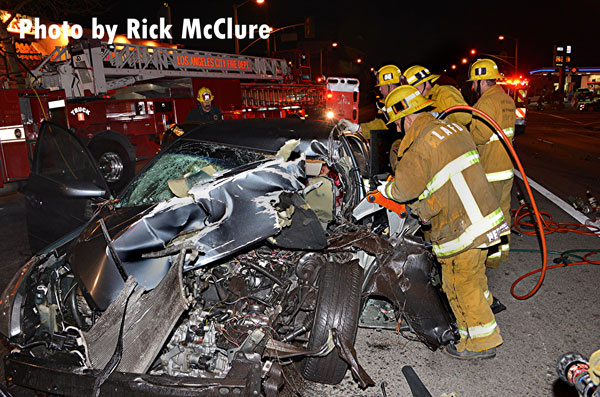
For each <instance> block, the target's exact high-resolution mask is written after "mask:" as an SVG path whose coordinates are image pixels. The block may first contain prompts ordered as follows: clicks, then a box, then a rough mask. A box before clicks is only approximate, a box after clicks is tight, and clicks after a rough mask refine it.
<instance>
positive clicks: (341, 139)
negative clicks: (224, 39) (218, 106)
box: [0, 119, 457, 396]
mask: <svg viewBox="0 0 600 397" xmlns="http://www.w3.org/2000/svg"><path fill="white" fill-rule="evenodd" d="M177 128H178V129H179V130H180V131H177V134H176V135H180V136H179V138H178V139H175V140H174V141H173V142H172V143H170V144H168V145H166V146H165V147H164V148H163V149H162V150H161V151H160V153H159V154H158V155H157V156H155V157H154V158H153V159H152V160H151V161H150V162H149V163H148V164H147V165H146V166H145V167H144V168H143V169H142V171H141V172H140V173H139V174H138V175H137V176H136V177H135V178H134V179H133V180H132V181H131V182H130V184H129V185H128V186H127V187H126V188H125V190H124V191H123V192H122V193H121V194H120V195H119V196H118V197H117V198H113V197H111V196H110V194H109V193H108V192H109V190H108V187H107V185H106V183H105V181H103V179H102V175H101V174H100V172H99V171H98V169H97V166H96V164H95V163H94V161H93V159H92V158H91V156H90V153H89V152H88V151H87V149H86V148H85V146H83V145H82V144H81V142H80V141H79V139H78V138H77V137H75V136H74V135H73V134H71V133H70V132H69V131H68V130H66V129H64V128H62V127H60V126H58V125H55V124H51V123H45V124H43V126H42V128H41V131H40V136H39V138H38V143H37V150H36V154H35V159H34V167H33V171H32V176H31V177H30V178H29V181H28V184H27V186H26V188H25V190H24V194H25V195H26V198H27V203H28V204H27V205H28V221H29V222H28V225H29V227H30V228H33V230H31V231H32V235H33V237H32V238H31V241H32V245H33V246H34V247H40V246H43V245H44V244H46V242H48V241H51V240H53V239H55V237H58V236H56V235H57V234H62V235H63V236H62V237H60V238H58V240H57V241H55V242H54V243H51V244H50V245H48V246H46V247H45V248H43V249H41V250H40V251H37V253H36V255H34V256H33V257H32V258H31V259H30V260H29V261H28V262H27V263H26V264H25V265H24V266H23V267H22V268H21V269H20V271H19V272H18V273H17V274H16V275H15V276H14V277H13V278H12V280H11V281H10V283H9V284H8V286H7V288H6V290H5V291H4V293H3V295H2V296H1V297H0V299H1V300H0V333H1V334H2V335H3V336H4V337H5V338H6V339H7V341H8V343H9V344H10V345H11V346H13V347H14V349H13V350H12V351H11V353H10V354H9V355H8V356H7V357H6V359H5V367H4V371H5V376H6V378H7V380H8V381H9V384H16V385H20V386H23V387H27V388H31V389H35V390H39V391H42V392H46V393H52V394H63V395H74V396H75V395H77V396H79V395H84V394H85V395H92V394H93V395H98V394H99V393H111V394H117V395H181V394H185V395H192V394H203V395H259V394H261V393H262V394H265V395H276V394H277V393H278V391H279V390H280V389H281V388H282V386H283V383H284V382H285V376H284V372H283V367H284V366H288V365H293V366H296V367H297V368H298V370H299V371H300V373H301V374H302V376H303V377H304V378H306V379H308V380H311V381H315V382H322V383H331V384H335V383H339V382H340V381H341V380H342V378H343V377H344V374H345V372H346V370H347V368H348V367H350V368H351V370H352V373H353V375H355V376H356V378H357V379H358V382H359V384H360V385H361V386H363V387H364V386H366V385H368V384H370V383H371V382H372V381H371V379H370V378H369V377H368V375H367V374H366V373H365V372H364V370H362V367H360V364H359V363H358V361H357V359H356V356H355V353H354V349H353V344H354V341H355V337H356V331H357V327H358V321H359V315H360V313H361V310H362V308H363V307H365V305H366V302H367V301H368V299H369V298H370V297H380V298H385V299H387V300H388V302H390V303H391V304H392V306H393V308H394V311H395V313H396V323H398V320H399V319H402V323H403V324H404V331H405V332H409V333H411V334H412V335H413V336H415V337H416V338H418V339H419V340H421V341H422V342H423V343H425V344H426V345H427V346H428V347H430V348H431V349H436V348H438V347H440V346H443V345H445V344H447V343H449V342H451V341H453V340H455V339H456V338H457V329H456V325H455V323H454V321H453V319H452V317H451V315H450V312H449V309H448V306H447V303H446V302H445V301H444V297H443V295H442V293H441V290H440V286H439V285H438V284H436V281H435V278H434V276H433V274H434V273H435V262H434V259H433V256H432V254H431V253H430V252H429V250H428V249H427V248H426V247H425V245H424V244H423V241H422V240H421V239H420V238H418V237H415V236H413V235H412V232H413V231H414V230H415V228H414V224H411V222H414V220H411V219H410V218H409V217H407V214H403V216H402V217H396V218H394V219H395V221H394V222H393V223H392V222H389V219H390V218H386V211H385V209H384V208H383V207H381V208H377V207H373V206H372V203H368V202H367V200H365V194H366V192H365V189H364V180H363V178H364V177H368V175H365V174H364V170H363V174H361V171H360V167H359V166H358V163H357V155H358V154H360V156H361V157H363V158H365V157H369V153H368V152H366V151H365V149H364V146H361V145H357V144H356V140H357V137H356V136H353V135H352V134H348V133H344V132H342V131H339V130H338V129H337V127H334V128H332V125H330V124H326V123H322V122H314V121H304V120H294V119H286V120H277V119H272V120H259V119H253V120H228V121H223V122H217V123H211V124H206V125H200V124H193V123H192V124H190V123H188V124H181V125H179V126H177ZM179 132H181V133H180V134H179ZM359 152H360V153H359ZM365 204H366V205H367V206H368V205H371V207H370V208H371V209H370V210H369V211H366V212H365V215H364V216H358V215H356V214H357V212H356V209H357V208H362V207H361V206H363V207H364V205H365ZM357 217H358V218H359V219H357ZM80 223H83V225H78V224H80ZM36 228H39V229H37V230H36ZM73 228H75V229H74V230H73ZM392 275H393V276H392Z"/></svg>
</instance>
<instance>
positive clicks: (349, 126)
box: [338, 119, 360, 132]
mask: <svg viewBox="0 0 600 397" xmlns="http://www.w3.org/2000/svg"><path fill="white" fill-rule="evenodd" d="M338 126H340V128H341V129H342V130H345V131H350V132H357V131H358V130H359V129H360V125H358V124H356V123H353V122H352V121H350V120H347V119H341V120H340V121H339V122H338Z"/></svg>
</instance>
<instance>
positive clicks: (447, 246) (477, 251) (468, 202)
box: [378, 85, 508, 359]
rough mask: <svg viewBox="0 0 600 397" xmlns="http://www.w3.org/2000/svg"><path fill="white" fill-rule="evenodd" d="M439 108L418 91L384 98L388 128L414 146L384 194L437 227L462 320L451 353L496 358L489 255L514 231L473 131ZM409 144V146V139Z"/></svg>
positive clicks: (445, 274) (439, 250) (404, 89)
mask: <svg viewBox="0 0 600 397" xmlns="http://www.w3.org/2000/svg"><path fill="white" fill-rule="evenodd" d="M433 106H434V103H433V101H432V100H430V99H426V98H424V97H423V96H422V95H421V93H420V92H419V91H418V90H417V89H416V88H415V87H413V86H410V85H405V86H401V87H398V88H396V89H395V90H394V91H392V92H391V93H390V94H389V95H388V96H387V98H386V100H385V111H386V112H387V114H388V116H389V120H390V121H389V123H395V124H396V128H397V129H398V130H399V131H400V130H402V131H405V132H406V135H405V138H404V140H409V141H410V142H412V143H411V144H410V145H409V147H408V148H407V149H406V151H405V152H404V154H403V155H402V157H401V158H400V159H399V160H398V163H397V164H396V169H395V179H394V180H393V181H390V182H386V183H385V184H383V185H381V186H380V187H379V188H378V190H379V191H380V192H381V193H382V194H383V195H384V196H385V197H387V198H390V199H392V200H395V201H398V202H404V203H405V202H412V203H411V204H410V208H411V210H412V211H413V213H415V214H416V215H418V216H419V218H420V219H421V221H428V222H431V242H432V248H433V252H434V254H435V255H436V256H437V258H438V260H439V262H440V263H441V265H442V288H443V290H444V292H445V293H446V295H447V297H448V301H449V302H450V306H451V307H452V310H453V312H454V315H455V317H456V323H457V325H458V329H459V333H460V341H459V342H458V343H457V344H450V345H448V346H446V350H445V351H446V353H447V354H449V355H451V356H452V357H455V358H460V359H479V358H491V357H494V356H495V355H496V347H497V346H499V345H500V344H502V337H501V336H500V331H499V329H498V326H497V324H496V319H495V317H494V314H493V313H492V310H491V309H490V306H489V304H488V302H487V299H486V295H487V294H488V293H489V292H488V286H487V278H486V276H485V265H484V261H485V257H486V252H487V249H486V248H487V247H489V246H491V245H494V244H498V242H499V241H500V235H501V234H502V233H504V232H505V231H507V230H508V225H507V224H506V222H504V216H503V215H502V210H501V209H500V206H499V205H498V201H497V200H496V198H495V196H494V194H493V192H492V190H491V187H490V184H489V183H488V182H487V179H486V177H485V172H484V170H483V167H482V166H481V164H480V162H479V154H478V153H477V149H476V148H475V144H474V143H473V139H472V138H471V136H470V134H469V131H468V130H467V129H466V128H465V127H464V126H462V125H460V124H457V123H453V122H450V121H445V120H436V119H435V117H434V116H433V115H432V114H431V113H429V112H428V111H430V110H431V109H432V108H433ZM403 143H404V141H403Z"/></svg>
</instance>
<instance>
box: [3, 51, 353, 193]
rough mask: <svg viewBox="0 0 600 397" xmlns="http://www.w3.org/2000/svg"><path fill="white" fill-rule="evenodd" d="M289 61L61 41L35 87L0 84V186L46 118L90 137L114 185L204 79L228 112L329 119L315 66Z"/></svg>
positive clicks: (178, 118) (17, 170) (145, 155)
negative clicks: (2, 109) (1, 107)
mask: <svg viewBox="0 0 600 397" xmlns="http://www.w3.org/2000/svg"><path fill="white" fill-rule="evenodd" d="M291 66H293V65H290V64H288V61H286V60H284V59H278V58H264V57H253V56H243V55H233V54H223V53H213V52H205V51H194V50H185V49H178V48H165V47H156V46H143V45H135V44H121V43H115V44H110V45H109V44H107V43H102V42H99V41H93V40H87V41H83V40H82V41H76V42H74V43H73V44H71V45H68V46H64V47H56V48H55V50H54V51H53V52H52V53H51V54H50V55H49V56H48V57H46V58H45V59H44V60H43V61H42V62H41V63H40V64H39V66H37V68H35V69H34V70H32V71H31V74H32V75H33V76H35V78H34V79H32V82H31V85H32V87H34V88H35V89H27V90H24V89H23V90H14V89H9V90H0V99H2V102H3V103H10V105H9V106H7V108H8V109H9V111H7V112H6V114H5V115H3V116H2V118H0V123H1V124H0V149H1V150H0V156H2V157H1V158H0V160H1V162H2V180H0V187H2V184H3V183H7V182H12V181H18V180H24V179H26V178H27V176H28V174H29V166H30V164H29V160H28V159H29V158H31V157H32V156H31V153H32V152H31V151H32V149H33V146H34V142H35V139H36V137H37V131H38V130H39V125H40V124H41V122H42V121H43V120H44V119H50V120H52V121H53V122H55V123H58V124H62V125H66V126H67V127H68V128H69V129H70V130H71V131H73V132H74V134H75V135H76V136H77V137H78V138H80V139H81V140H82V141H83V142H84V143H85V144H86V145H87V147H88V149H89V150H90V152H91V153H92V155H93V157H94V158H95V160H96V161H97V162H98V165H99V167H100V170H101V172H102V173H103V176H104V177H105V178H106V180H107V182H108V184H109V187H110V188H111V190H112V191H113V192H114V193H118V192H119V191H120V190H122V189H123V188H124V187H125V185H126V184H127V183H128V182H129V180H131V178H133V175H134V173H135V166H136V162H138V161H143V160H147V159H150V158H151V157H152V156H154V155H155V154H156V152H157V151H158V149H159V146H160V138H161V137H162V134H163V132H164V131H165V130H167V129H169V128H170V127H171V126H172V125H174V124H177V123H181V122H183V121H184V120H185V118H186V116H187V114H188V112H189V111H190V110H191V109H192V108H194V107H195V106H197V102H196V99H195V98H196V93H197V92H198V90H199V89H200V88H201V87H208V88H209V89H210V90H211V91H212V93H213V94H214V97H215V98H214V101H213V105H214V106H217V107H219V108H220V109H221V112H222V114H223V118H225V119H233V118H285V117H299V118H310V119H316V120H325V119H326V113H327V109H326V107H327V100H326V92H327V88H326V84H325V82H318V83H317V82H312V81H310V80H306V79H303V78H302V77H301V76H304V75H305V74H306V73H308V75H309V76H310V71H306V70H304V69H302V70H300V71H299V72H296V74H294V70H293V68H292V67H291ZM304 67H305V66H303V68H304ZM296 75H298V76H300V79H296V78H294V76H296ZM296 80H297V81H296ZM357 86H358V85H357ZM348 106H349V107H351V105H348ZM357 117H358V115H357ZM17 136H18V137H17Z"/></svg>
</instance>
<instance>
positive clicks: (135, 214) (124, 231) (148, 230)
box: [67, 158, 326, 310]
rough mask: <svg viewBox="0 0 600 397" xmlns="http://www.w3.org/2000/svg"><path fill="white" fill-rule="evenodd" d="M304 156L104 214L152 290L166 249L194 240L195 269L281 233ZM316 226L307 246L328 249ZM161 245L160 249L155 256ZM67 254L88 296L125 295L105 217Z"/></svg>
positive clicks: (96, 299) (162, 271) (164, 267)
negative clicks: (283, 205) (282, 204)
mask: <svg viewBox="0 0 600 397" xmlns="http://www.w3.org/2000/svg"><path fill="white" fill-rule="evenodd" d="M303 162H304V160H303V159H299V160H297V161H287V162H286V161H283V160H282V159H280V158H275V159H272V160H269V161H266V162H259V163H256V164H254V165H252V166H250V167H248V166H245V167H242V169H243V171H242V172H239V173H232V172H231V171H228V172H227V173H225V175H224V176H222V177H217V178H216V180H215V181H214V182H212V183H209V184H203V185H202V184H200V185H196V186H194V187H192V188H191V189H190V191H189V193H190V196H189V197H183V198H179V197H177V198H173V199H170V200H167V201H164V202H162V203H159V204H157V205H155V206H152V207H150V208H145V209H144V208H140V207H135V208H121V209H116V210H115V213H113V214H111V215H108V216H106V217H105V218H104V219H105V223H106V225H107V229H108V231H109V234H110V237H111V239H112V245H113V247H114V250H115V252H116V254H117V256H118V258H119V260H120V261H121V262H122V265H123V268H124V270H125V272H126V274H127V275H128V276H129V275H133V276H135V278H136V280H137V281H138V282H139V284H140V285H142V286H143V287H144V288H146V289H148V290H149V289H152V288H154V287H156V286H157V285H158V283H159V282H160V280H162V278H163V277H164V276H165V275H166V273H167V272H168V270H169V268H170V266H171V259H170V257H169V256H168V255H163V256H161V255H160V251H163V250H165V249H168V250H169V252H171V251H173V250H175V251H177V250H178V249H183V248H186V247H192V246H193V247H194V248H195V249H197V250H198V251H199V255H200V256H199V257H198V259H197V260H196V261H195V262H194V264H193V266H187V267H186V268H185V270H191V269H192V268H197V267H200V266H203V265H206V264H208V263H211V262H214V261H215V260H218V259H220V258H223V257H225V256H228V255H231V254H232V253H234V252H237V251H238V250H239V249H241V248H243V247H247V246H249V245H251V244H254V243H257V242H259V241H262V240H264V239H266V238H268V237H271V236H274V235H276V234H278V233H280V232H281V230H282V226H281V224H280V223H284V224H285V222H281V220H280V217H282V216H285V214H286V211H281V209H280V208H278V204H279V201H280V200H279V197H280V195H281V194H282V193H285V192H298V191H301V190H302V189H303V188H304V187H305V186H304V185H303V184H302V183H301V182H300V180H299V179H298V178H303V177H304V171H303ZM232 174H233V175H232ZM298 200H300V202H301V203H302V202H303V201H302V199H301V198H300V197H297V198H296V199H295V200H292V202H295V203H296V206H298ZM288 201H289V200H288ZM105 211H106V210H105ZM296 212H298V213H301V212H300V211H296ZM302 214H303V216H305V217H311V216H312V217H314V219H308V222H298V224H304V225H310V224H313V225H317V226H318V225H319V223H318V219H317V218H316V215H314V213H313V212H312V211H304V212H303V213H302ZM292 223H293V222H292ZM241 230H244V233H243V234H242V233H240V231H241ZM310 232H311V233H312V237H311V238H310V239H309V240H310V241H308V242H306V241H305V242H304V244H306V245H307V247H304V248H313V249H318V248H323V247H324V246H325V245H326V238H325V234H324V231H323V230H322V228H320V226H319V227H318V228H315V227H313V228H311V229H310ZM305 240H306V239H305ZM156 252H159V254H158V255H151V253H156ZM149 254H150V255H149ZM67 261H68V263H69V265H70V266H71V268H72V270H73V272H74V274H75V276H76V277H77V279H78V280H79V282H80V285H81V286H82V291H83V292H84V294H85V295H86V297H87V298H88V301H89V303H90V304H92V305H93V306H94V307H95V308H96V309H99V310H105V309H106V308H107V307H108V306H109V305H110V303H111V302H112V301H113V300H114V299H115V298H116V297H117V295H118V294H119V291H120V290H121V289H122V287H123V285H124V280H123V277H122V275H121V274H120V273H119V271H118V268H117V266H116V264H115V263H114V260H113V259H112V256H111V255H110V252H109V248H108V247H107V243H106V239H105V237H104V236H103V233H102V230H101V228H100V226H99V219H97V220H96V221H95V222H91V223H90V224H89V225H88V226H87V227H86V228H85V229H84V231H83V232H82V233H81V235H80V236H79V237H78V239H77V241H76V242H75V243H74V244H73V246H72V248H71V250H70V252H69V254H68V257H67Z"/></svg>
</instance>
